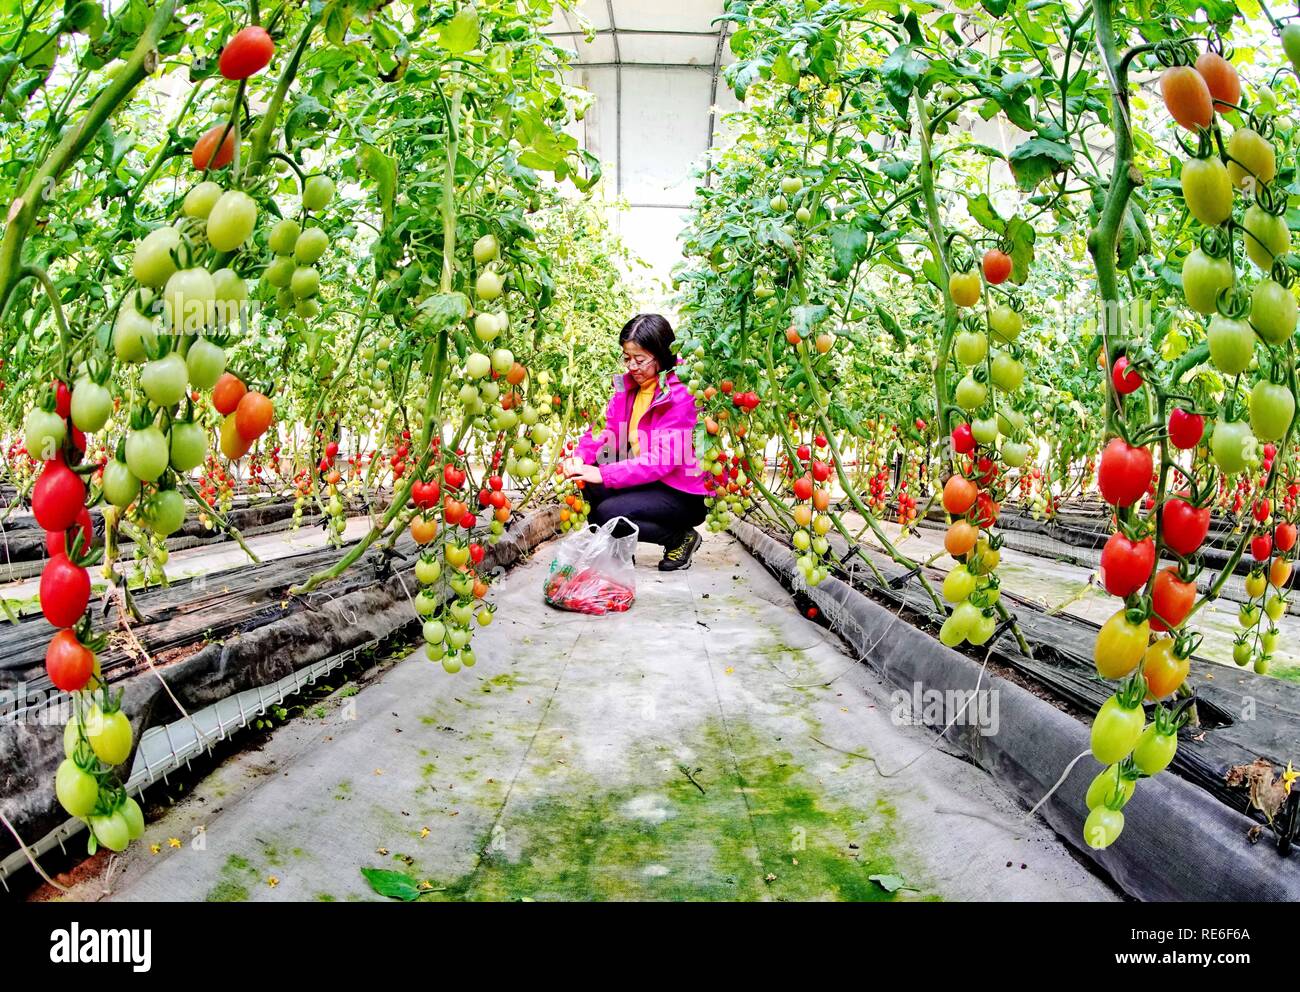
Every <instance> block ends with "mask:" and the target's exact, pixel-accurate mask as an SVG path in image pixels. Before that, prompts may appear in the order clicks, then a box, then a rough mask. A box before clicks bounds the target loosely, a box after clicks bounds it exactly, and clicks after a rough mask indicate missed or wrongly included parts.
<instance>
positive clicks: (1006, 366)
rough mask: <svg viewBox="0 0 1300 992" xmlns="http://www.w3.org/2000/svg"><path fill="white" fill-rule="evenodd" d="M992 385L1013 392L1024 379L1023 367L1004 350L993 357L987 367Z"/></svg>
mask: <svg viewBox="0 0 1300 992" xmlns="http://www.w3.org/2000/svg"><path fill="white" fill-rule="evenodd" d="M989 372H990V375H991V377H992V379H993V383H994V385H996V386H997V387H998V388H999V389H1002V390H1005V391H1006V392H1008V393H1014V392H1015V391H1016V390H1017V389H1019V388H1020V384H1021V383H1022V382H1024V381H1025V367H1024V365H1022V364H1021V363H1020V362H1018V361H1016V359H1014V358H1012V357H1011V356H1010V355H1008V354H1007V353H1006V352H1004V351H1000V352H998V353H997V354H996V355H995V356H994V357H993V362H992V365H991V367H990V369H989Z"/></svg>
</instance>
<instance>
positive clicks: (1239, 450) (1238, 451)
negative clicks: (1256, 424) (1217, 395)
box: [1210, 420, 1259, 475]
mask: <svg viewBox="0 0 1300 992" xmlns="http://www.w3.org/2000/svg"><path fill="white" fill-rule="evenodd" d="M1210 454H1211V455H1213V456H1214V462H1215V464H1216V465H1218V466H1219V469H1220V470H1221V471H1222V472H1223V473H1224V474H1225V475H1236V474H1237V473H1239V472H1243V471H1245V469H1246V468H1247V466H1250V465H1254V464H1257V463H1258V461H1259V447H1258V443H1257V442H1256V440H1255V435H1254V434H1252V433H1251V430H1250V427H1249V426H1248V425H1247V424H1246V423H1245V421H1242V420H1220V421H1217V422H1216V423H1215V425H1214V432H1213V433H1212V434H1211V435H1210Z"/></svg>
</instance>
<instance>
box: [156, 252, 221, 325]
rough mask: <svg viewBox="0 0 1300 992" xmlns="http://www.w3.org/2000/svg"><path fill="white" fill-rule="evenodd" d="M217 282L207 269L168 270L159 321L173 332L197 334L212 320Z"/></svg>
mask: <svg viewBox="0 0 1300 992" xmlns="http://www.w3.org/2000/svg"><path fill="white" fill-rule="evenodd" d="M216 299H217V285H216V283H214V282H213V281H212V275H211V273H209V272H208V270H207V269H200V268H192V269H181V270H180V271H179V272H174V273H172V277H171V278H170V279H168V280H167V288H166V289H164V290H163V295H162V301H163V321H164V326H165V327H167V328H168V329H169V330H170V331H171V332H172V333H173V334H199V333H202V331H203V329H204V328H205V327H207V326H208V325H209V324H210V323H212V317H213V314H214V312H215V308H214V306H213V304H214V303H215V302H216Z"/></svg>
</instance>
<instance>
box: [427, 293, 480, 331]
mask: <svg viewBox="0 0 1300 992" xmlns="http://www.w3.org/2000/svg"><path fill="white" fill-rule="evenodd" d="M420 313H421V314H423V315H424V317H425V319H427V320H428V321H429V328H428V329H429V330H430V331H432V332H437V331H440V330H442V329H443V328H444V327H450V326H451V325H452V324H455V323H457V322H458V321H462V320H464V319H465V318H466V317H468V316H469V297H467V296H466V295H465V294H464V293H439V294H437V295H436V296H430V297H429V298H428V299H427V300H425V301H424V302H423V303H421V304H420Z"/></svg>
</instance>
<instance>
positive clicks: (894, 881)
mask: <svg viewBox="0 0 1300 992" xmlns="http://www.w3.org/2000/svg"><path fill="white" fill-rule="evenodd" d="M985 6H986V7H987V6H988V4H987V3H986V4H985ZM1003 6H1004V7H1005V6H1006V5H1005V4H1003ZM867 878H868V879H870V880H871V881H873V882H875V883H876V884H877V885H879V886H880V887H881V888H882V889H884V890H885V891H886V892H897V891H898V890H899V889H902V888H905V887H906V886H907V880H906V879H905V878H903V877H902V876H900V875H868V876H867Z"/></svg>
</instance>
